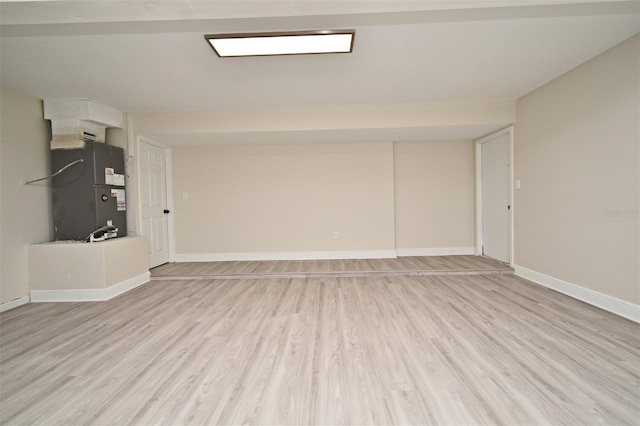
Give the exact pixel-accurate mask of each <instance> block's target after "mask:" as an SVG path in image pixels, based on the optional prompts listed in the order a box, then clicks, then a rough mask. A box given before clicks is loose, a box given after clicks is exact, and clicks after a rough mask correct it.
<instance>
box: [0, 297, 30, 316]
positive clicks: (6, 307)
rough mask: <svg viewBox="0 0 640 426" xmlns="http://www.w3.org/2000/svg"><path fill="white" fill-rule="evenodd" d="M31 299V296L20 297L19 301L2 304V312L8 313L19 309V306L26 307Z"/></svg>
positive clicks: (0, 307)
mask: <svg viewBox="0 0 640 426" xmlns="http://www.w3.org/2000/svg"><path fill="white" fill-rule="evenodd" d="M30 301H31V299H30V298H29V296H23V297H19V298H17V299H13V300H9V301H8V302H4V303H0V312H4V311H8V310H9V309H13V308H17V307H18V306H22V305H26V304H27V303H29V302H30Z"/></svg>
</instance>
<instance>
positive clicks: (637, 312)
mask: <svg viewBox="0 0 640 426" xmlns="http://www.w3.org/2000/svg"><path fill="white" fill-rule="evenodd" d="M513 268H514V271H515V274H516V275H517V276H519V277H522V278H525V279H527V280H529V281H532V282H534V283H536V284H540V285H542V286H544V287H548V288H550V289H552V290H555V291H558V292H560V293H563V294H566V295H567V296H571V297H573V298H574V299H578V300H581V301H583V302H586V303H588V304H590V305H593V306H596V307H598V308H600V309H604V310H605V311H608V312H611V313H613V314H616V315H619V316H621V317H623V318H626V319H628V320H631V321H634V322H636V323H640V305H636V304H634V303H630V302H627V301H625V300H621V299H618V298H615V297H613V296H609V295H607V294H604V293H600V292H597V291H594V290H590V289H588V288H585V287H582V286H579V285H576V284H573V283H570V282H567V281H563V280H561V279H558V278H554V277H550V276H549V275H545V274H542V273H540V272H536V271H533V270H531V269H527V268H524V267H522V266H517V265H514V267H513Z"/></svg>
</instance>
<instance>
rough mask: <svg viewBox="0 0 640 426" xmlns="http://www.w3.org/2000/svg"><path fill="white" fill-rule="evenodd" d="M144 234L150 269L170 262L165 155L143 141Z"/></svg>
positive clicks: (140, 151)
mask: <svg viewBox="0 0 640 426" xmlns="http://www.w3.org/2000/svg"><path fill="white" fill-rule="evenodd" d="M139 155H140V163H139V164H140V213H141V225H142V228H141V233H142V235H144V236H145V237H147V243H148V253H149V267H151V268H153V267H155V266H158V265H162V264H164V263H167V262H168V261H169V243H168V234H169V232H168V220H167V214H168V213H169V210H168V206H167V178H166V168H165V151H164V150H163V149H162V148H158V147H156V146H154V145H152V144H149V143H146V142H144V141H140V144H139Z"/></svg>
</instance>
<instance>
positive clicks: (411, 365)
mask: <svg viewBox="0 0 640 426" xmlns="http://www.w3.org/2000/svg"><path fill="white" fill-rule="evenodd" d="M0 343H1V346H0V347H1V352H0V404H1V405H0V422H1V423H2V424H46V425H53V424H55V425H58V424H83V425H87V424H94V425H127V424H135V425H160V424H167V425H186V424H207V425H213V424H288V425H306V424H324V425H333V424H352V425H378V424H405V425H408V424H416V425H417V424H421V425H422V424H442V425H454V424H455V425H471V424H505V425H517V424H522V425H524V424H540V425H542V424H554V425H555V424H575V425H584V424H608V425H621V424H628V425H637V424H638V419H640V395H639V389H640V388H639V383H640V377H639V376H640V325H638V324H635V323H632V322H630V321H627V320H625V319H622V318H620V317H617V316H615V315H613V314H609V313H607V312H604V311H602V310H599V309H597V308H594V307H591V306H589V305H586V304H584V303H581V302H579V301H576V300H574V299H571V298H569V297H567V296H564V295H561V294H558V293H556V292H553V291H551V290H549V289H546V288H544V287H540V286H537V285H534V284H532V283H529V282H527V281H525V280H522V279H520V278H518V277H516V276H513V275H507V274H502V275H499V274H491V275H452V276H424V277H416V276H391V277H369V278H354V277H346V278H341V277H311V278H286V279H273V278H269V279H254V280H251V279H229V280H224V279H216V280H206V279H191V280H175V281H169V280H165V281H152V282H150V283H148V284H146V285H144V286H142V287H139V288H137V289H135V290H132V291H130V292H128V293H126V294H124V295H121V296H119V297H117V298H115V299H112V300H110V301H107V302H97V303H38V304H28V305H25V306H22V307H19V308H16V309H14V310H11V311H7V312H4V313H2V314H0Z"/></svg>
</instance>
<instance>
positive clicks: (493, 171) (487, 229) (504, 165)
mask: <svg viewBox="0 0 640 426" xmlns="http://www.w3.org/2000/svg"><path fill="white" fill-rule="evenodd" d="M510 145H511V133H510V132H506V133H505V132H501V134H500V135H498V136H497V137H495V138H490V137H489V138H487V140H486V141H485V142H483V143H482V144H481V150H482V151H481V157H482V166H481V168H482V253H483V254H484V255H485V256H489V257H492V258H494V259H497V260H501V261H503V262H507V263H508V262H510V261H511V186H510V181H511V170H510V167H511V164H510V161H511V155H510Z"/></svg>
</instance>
